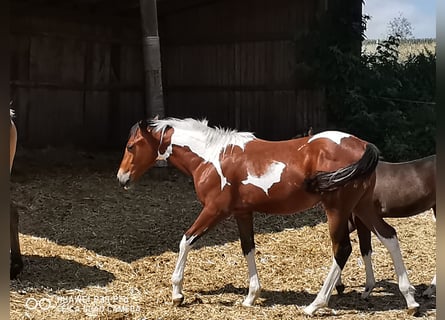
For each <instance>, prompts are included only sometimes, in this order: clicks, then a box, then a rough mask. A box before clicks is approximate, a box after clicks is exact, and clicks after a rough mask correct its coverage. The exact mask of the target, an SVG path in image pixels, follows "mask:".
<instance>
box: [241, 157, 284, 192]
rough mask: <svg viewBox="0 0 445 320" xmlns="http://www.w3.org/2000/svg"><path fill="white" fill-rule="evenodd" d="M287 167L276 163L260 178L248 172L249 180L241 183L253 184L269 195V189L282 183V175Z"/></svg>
mask: <svg viewBox="0 0 445 320" xmlns="http://www.w3.org/2000/svg"><path fill="white" fill-rule="evenodd" d="M285 167H286V165H285V164H284V163H282V162H278V161H274V162H272V163H271V164H270V165H269V167H268V168H267V170H266V172H264V174H262V175H260V176H256V175H255V174H252V173H250V172H247V179H246V180H243V181H241V183H242V184H252V185H254V186H256V187H258V188H261V189H263V191H264V193H266V194H267V195H269V189H270V188H271V187H272V185H273V184H274V183H277V182H280V180H281V174H282V173H283V170H284V168H285Z"/></svg>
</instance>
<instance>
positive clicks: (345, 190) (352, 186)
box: [117, 118, 419, 315]
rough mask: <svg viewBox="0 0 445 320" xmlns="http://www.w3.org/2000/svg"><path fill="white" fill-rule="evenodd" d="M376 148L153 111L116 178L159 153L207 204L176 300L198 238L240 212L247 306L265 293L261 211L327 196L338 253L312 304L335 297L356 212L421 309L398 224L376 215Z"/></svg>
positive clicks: (299, 206) (302, 205)
mask: <svg viewBox="0 0 445 320" xmlns="http://www.w3.org/2000/svg"><path fill="white" fill-rule="evenodd" d="M378 157H379V152H378V150H377V148H376V147H375V146H374V145H373V144H371V143H368V142H365V141H363V140H361V139H359V138H357V137H354V136H352V135H350V134H347V133H343V132H338V131H326V132H322V133H319V134H316V135H314V136H312V137H303V138H300V139H293V140H286V141H274V142H272V141H265V140H261V139H258V138H256V137H255V136H254V135H253V134H252V133H248V132H237V131H234V130H226V129H221V128H211V127H209V126H208V125H207V121H205V120H202V121H198V120H194V119H183V120H180V119H172V118H170V119H164V120H158V119H154V120H151V121H149V122H147V121H145V120H143V121H140V122H139V123H137V124H135V125H134V126H133V127H132V129H131V131H130V136H129V139H128V142H127V145H126V148H125V151H124V155H123V159H122V161H121V164H120V168H119V171H118V173H117V178H118V180H119V182H120V184H121V185H122V186H123V187H124V188H125V189H128V188H130V187H131V185H132V183H133V182H134V181H136V180H137V179H138V178H139V177H140V176H141V175H142V174H143V173H144V172H145V171H146V170H148V169H149V168H150V167H152V166H153V165H154V164H155V162H156V160H157V159H166V160H168V161H169V163H170V164H172V165H173V166H175V167H177V168H178V169H180V170H181V171H183V172H184V173H186V174H188V175H191V176H192V177H193V181H194V186H195V190H196V194H197V197H198V199H199V200H200V201H201V203H202V205H203V208H202V211H201V213H200V214H199V216H198V218H197V219H196V220H195V222H194V223H193V224H192V226H191V227H190V228H189V229H188V230H187V231H186V232H185V234H184V235H183V237H182V240H181V242H180V245H179V257H178V260H177V263H176V267H175V270H174V272H173V275H172V283H173V293H172V299H173V303H174V304H175V305H179V304H181V303H182V302H183V299H184V296H183V293H182V287H183V280H184V268H185V265H186V260H187V254H188V253H189V251H190V250H191V248H192V246H193V245H194V244H195V243H196V241H197V240H198V239H199V238H200V237H201V236H203V235H204V233H206V231H208V230H209V229H210V228H212V227H213V226H215V225H216V224H217V223H218V222H220V221H221V220H223V219H225V218H227V217H228V216H230V215H233V217H234V218H235V220H236V221H237V224H238V229H239V233H240V241H241V247H242V251H243V254H244V256H245V257H246V260H247V265H248V273H249V281H250V282H249V292H248V295H247V297H246V298H245V300H244V301H243V305H244V306H252V305H253V304H254V302H255V300H256V299H257V298H258V297H259V295H260V282H259V278H258V274H257V268H256V263H255V244H254V233H253V212H255V211H257V212H264V213H271V214H292V213H295V212H300V211H303V210H305V209H308V208H311V207H312V206H314V205H315V204H317V203H319V202H321V203H322V204H323V206H324V208H325V210H326V214H327V220H328V226H329V233H330V237H331V241H332V248H333V254H334V257H333V262H332V266H331V269H330V271H329V273H328V276H327V278H326V280H325V282H324V284H323V286H322V288H321V290H320V292H319V293H318V295H317V297H316V299H315V300H314V301H313V302H312V303H311V304H310V305H309V306H307V307H306V308H305V309H304V312H305V313H306V314H309V315H312V314H314V312H315V311H316V310H317V309H319V308H321V307H324V306H327V304H328V301H329V298H330V296H331V293H332V290H333V288H334V286H335V284H336V283H337V281H338V279H339V277H340V274H341V270H342V269H343V267H344V265H345V263H346V261H347V259H348V257H349V255H350V253H351V250H352V249H351V243H350V239H349V229H348V218H349V217H350V213H351V212H352V211H356V212H357V215H358V216H359V217H360V218H361V219H362V221H363V223H364V224H365V225H366V227H367V228H368V229H370V230H372V231H373V232H374V233H375V234H376V235H377V236H378V237H379V239H380V240H381V241H382V242H383V244H384V245H385V246H386V247H387V248H388V250H389V251H390V254H391V256H392V258H393V261H394V264H395V270H396V272H397V275H398V277H399V288H400V290H401V292H402V294H403V296H404V297H405V299H406V302H407V305H408V308H409V310H410V312H412V311H414V312H415V311H416V310H417V308H418V306H419V304H418V303H417V302H416V301H415V299H414V288H413V287H412V286H411V284H410V282H409V280H408V275H407V272H406V269H405V266H404V263H403V261H402V256H401V254H400V248H399V243H398V240H397V237H396V231H395V230H394V229H393V228H392V227H391V226H389V225H388V224H387V223H385V222H384V221H383V219H382V218H381V216H380V215H375V214H373V213H374V212H375V210H374V208H372V206H373V203H372V201H371V200H372V194H373V193H372V191H373V188H374V183H375V172H374V171H375V167H376V165H377V163H378Z"/></svg>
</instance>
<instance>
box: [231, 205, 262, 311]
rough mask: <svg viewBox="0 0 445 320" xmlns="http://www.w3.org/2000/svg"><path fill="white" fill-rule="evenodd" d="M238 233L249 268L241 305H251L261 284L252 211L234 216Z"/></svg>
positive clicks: (258, 294) (257, 294)
mask: <svg viewBox="0 0 445 320" xmlns="http://www.w3.org/2000/svg"><path fill="white" fill-rule="evenodd" d="M235 218H236V222H237V224H238V230H239V234H240V241H241V249H242V251H243V254H244V257H245V258H246V261H247V267H248V270H249V293H248V294H247V297H246V298H245V299H244V301H243V306H246V307H251V306H252V305H253V304H254V303H255V300H256V299H257V298H258V297H259V296H260V293H261V285H260V280H259V278H258V272H257V268H256V263H255V240H254V234H253V216H252V213H251V212H250V213H246V214H243V215H238V216H235Z"/></svg>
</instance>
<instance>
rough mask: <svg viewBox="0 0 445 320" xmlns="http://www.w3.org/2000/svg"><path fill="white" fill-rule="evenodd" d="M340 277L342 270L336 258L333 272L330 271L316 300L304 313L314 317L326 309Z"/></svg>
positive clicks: (332, 267)
mask: <svg viewBox="0 0 445 320" xmlns="http://www.w3.org/2000/svg"><path fill="white" fill-rule="evenodd" d="M340 275H341V269H340V267H339V265H338V264H337V261H335V258H334V259H333V262H332V266H331V270H329V273H328V276H327V277H326V280H325V281H324V283H323V287H322V288H321V290H320V292H319V293H318V295H317V297H316V298H315V300H314V301H313V302H312V303H311V304H310V305H308V306H307V307H306V308H304V310H303V311H304V313H306V314H307V315H310V316H312V315H313V314H314V312H315V311H317V310H318V309H320V308H323V307H326V306H327V305H328V302H329V298H330V297H331V293H332V289H334V286H335V284H336V283H337V282H338V278H339V277H340Z"/></svg>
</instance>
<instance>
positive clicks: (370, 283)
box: [355, 218, 375, 299]
mask: <svg viewBox="0 0 445 320" xmlns="http://www.w3.org/2000/svg"><path fill="white" fill-rule="evenodd" d="M355 223H356V226H357V234H358V239H359V243H360V253H361V254H362V258H363V262H364V264H365V271H366V284H365V290H364V291H363V292H362V298H363V299H367V298H368V297H369V295H370V294H371V291H372V289H374V287H375V277H374V270H373V268H372V260H371V254H372V245H371V231H369V229H368V228H367V227H366V226H365V225H364V224H363V222H362V221H361V220H360V219H359V218H356V219H355Z"/></svg>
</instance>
